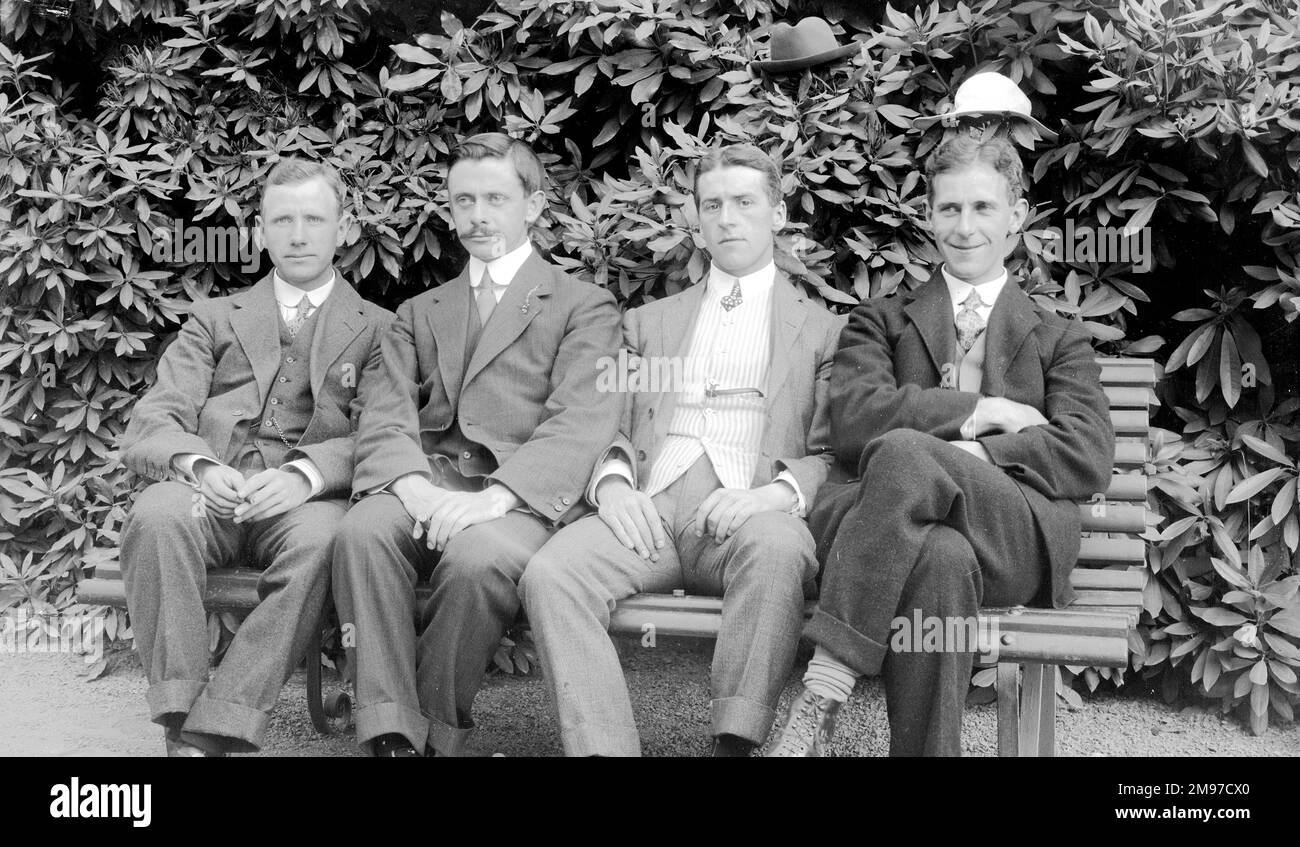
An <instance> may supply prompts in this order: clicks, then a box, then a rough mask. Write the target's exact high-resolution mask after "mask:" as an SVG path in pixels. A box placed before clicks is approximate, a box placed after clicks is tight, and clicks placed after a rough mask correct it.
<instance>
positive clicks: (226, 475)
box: [194, 462, 244, 520]
mask: <svg viewBox="0 0 1300 847" xmlns="http://www.w3.org/2000/svg"><path fill="white" fill-rule="evenodd" d="M194 476H195V477H196V478H197V479H198V483H199V493H200V494H201V495H203V501H204V503H205V505H206V507H207V508H209V509H211V510H212V512H213V514H215V515H216V516H217V517H219V518H223V519H225V520H230V519H231V518H233V517H234V516H235V508H236V507H237V506H239V505H240V502H241V500H242V499H243V498H241V497H240V496H239V488H240V486H242V485H243V484H244V475H243V474H241V473H240V472H239V471H237V470H235V469H234V468H232V467H230V465H219V464H217V463H216V462H201V463H196V466H195V468H194Z"/></svg>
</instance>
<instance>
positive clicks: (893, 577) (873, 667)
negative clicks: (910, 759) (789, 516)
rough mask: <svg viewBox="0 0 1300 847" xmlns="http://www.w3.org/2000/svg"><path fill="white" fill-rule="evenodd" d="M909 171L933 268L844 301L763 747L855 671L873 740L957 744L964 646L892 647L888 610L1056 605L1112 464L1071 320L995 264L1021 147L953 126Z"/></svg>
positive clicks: (1006, 230)
mask: <svg viewBox="0 0 1300 847" xmlns="http://www.w3.org/2000/svg"><path fill="white" fill-rule="evenodd" d="M926 177H927V180H928V198H929V203H930V211H929V215H930V225H931V227H932V229H933V234H934V239H935V242H936V243H937V245H938V247H939V251H940V253H941V254H942V255H943V259H944V264H943V266H942V267H941V268H940V269H939V270H938V271H937V272H936V273H935V274H934V276H932V277H931V278H930V280H929V281H928V282H926V283H925V284H923V285H921V286H920V287H919V288H917V289H916V290H915V291H913V292H911V293H909V294H904V295H899V296H895V297H890V298H885V299H878V300H870V301H868V302H866V303H863V304H861V305H860V306H858V307H857V308H856V309H854V310H853V312H852V313H851V314H850V316H849V323H848V326H847V327H846V329H845V330H844V334H843V336H842V337H841V339H840V345H839V350H838V351H837V352H836V354H835V368H834V373H833V375H832V378H831V443H832V444H833V446H834V449H835V457H836V467H835V468H834V469H833V470H832V476H831V479H832V481H831V482H828V483H827V484H826V485H825V486H824V487H823V489H822V493H821V496H820V497H819V498H818V501H817V503H816V505H815V506H814V508H813V512H812V515H811V516H810V517H809V524H810V525H811V526H812V528H813V533H814V534H815V535H816V536H817V538H818V556H819V558H820V559H821V560H822V562H823V563H824V568H825V569H824V571H823V574H822V582H821V595H820V600H819V603H818V608H817V610H816V612H815V613H814V614H813V617H812V619H811V620H810V621H809V623H808V625H807V627H806V628H805V630H804V634H805V635H806V636H807V637H808V638H809V639H810V640H812V641H813V642H814V643H815V644H816V645H817V650H816V654H815V655H814V657H813V659H812V661H811V662H810V663H809V665H808V671H807V674H806V675H805V676H804V684H805V689H804V691H803V693H802V694H801V695H800V696H799V697H798V698H797V699H796V700H795V702H794V704H793V705H792V706H791V709H790V713H789V716H788V719H787V720H786V722H785V725H784V727H783V728H782V730H781V732H780V733H779V734H778V736H777V737H776V738H775V739H774V743H773V745H772V747H771V748H770V749H769V750H768V755H771V756H819V755H822V753H823V752H824V750H825V746H826V744H827V743H828V742H829V741H830V738H831V735H832V733H833V731H834V726H835V716H836V713H837V712H838V710H839V707H840V705H841V704H842V703H844V702H845V701H847V699H848V697H849V694H850V693H851V692H852V690H853V686H854V684H855V682H856V680H857V678H858V677H859V676H862V675H874V674H881V673H883V676H884V681H885V696H886V699H887V704H888V711H889V725H890V731H891V737H890V752H891V754H892V755H931V756H939V755H949V756H951V755H960V753H961V717H962V708H963V706H964V704H965V694H966V689H967V686H968V685H969V683H970V670H971V663H972V657H973V652H972V651H973V648H974V645H969V644H965V643H959V644H941V645H939V646H938V649H936V650H933V651H929V652H902V651H893V650H891V648H890V646H887V645H892V644H894V643H895V640H893V639H891V637H890V635H891V629H892V628H893V626H894V621H895V620H896V619H897V618H899V617H902V618H904V619H908V620H910V619H913V618H915V617H919V618H920V619H928V618H930V617H932V616H933V617H934V618H938V619H940V620H942V621H944V623H945V624H949V623H952V624H961V625H968V624H969V622H971V621H973V619H974V618H975V616H976V615H977V614H978V611H979V607H980V606H981V605H982V604H989V605H998V606H1001V605H1008V606H1010V605H1017V604H1023V603H1028V602H1030V601H1033V600H1035V599H1042V600H1046V601H1049V602H1052V603H1053V604H1055V605H1058V606H1061V605H1066V604H1067V603H1068V602H1069V601H1070V599H1071V598H1070V588H1069V580H1068V575H1069V571H1070V569H1071V568H1072V567H1073V566H1074V563H1075V560H1076V559H1077V558H1078V553H1079V511H1078V507H1077V506H1076V505H1075V503H1074V501H1075V500H1078V499H1082V498H1087V497H1088V496H1089V495H1091V494H1092V493H1094V492H1096V491H1100V490H1104V488H1105V487H1106V480H1107V477H1108V476H1109V474H1110V468H1111V463H1112V461H1111V460H1112V449H1113V448H1112V443H1113V437H1112V432H1111V425H1110V418H1109V415H1108V407H1107V403H1106V397H1105V395H1104V394H1103V392H1102V389H1101V385H1100V382H1099V370H1098V367H1097V364H1096V361H1095V360H1094V358H1093V350H1092V346H1091V344H1090V341H1089V334H1088V332H1087V330H1086V329H1084V328H1083V327H1082V326H1080V325H1079V324H1078V323H1077V322H1073V321H1068V320H1065V319H1063V318H1061V317H1058V316H1057V315H1056V314H1055V313H1052V312H1049V311H1046V310H1044V309H1042V308H1040V307H1038V306H1036V305H1034V303H1033V302H1032V301H1031V300H1030V299H1029V298H1028V297H1027V296H1026V295H1025V293H1024V292H1023V291H1021V290H1020V288H1019V286H1017V285H1016V284H1015V283H1014V282H1012V281H1010V280H1008V276H1007V271H1006V268H1005V267H1004V266H1003V259H1004V257H1005V255H1006V253H1007V248H1008V238H1009V237H1010V236H1011V235H1012V234H1013V233H1015V232H1017V231H1018V230H1019V229H1020V226H1021V225H1022V224H1023V223H1024V220H1025V216H1026V214H1027V212H1028V204H1027V203H1026V201H1025V200H1024V198H1023V196H1022V195H1023V193H1024V172H1023V168H1022V166H1021V163H1020V158H1019V156H1018V155H1017V154H1016V152H1015V150H1014V148H1012V147H1011V145H1010V144H1009V143H1008V142H1007V141H1006V140H1005V139H1003V138H1000V137H994V138H993V139H992V140H989V141H980V140H977V139H975V138H973V137H971V136H965V135H963V136H959V137H957V138H955V139H953V140H951V141H948V142H945V143H944V144H942V145H941V146H940V147H939V149H938V150H937V151H936V152H935V153H934V154H933V155H932V156H931V157H930V160H929V161H928V163H927V166H926ZM945 629H946V630H947V627H946V626H945ZM956 629H957V627H956V626H954V627H953V628H952V629H951V630H947V631H955V630H956ZM967 631H969V630H967ZM958 640H959V641H960V640H961V639H958ZM899 641H900V642H901V640H899ZM925 646H926V647H927V648H928V647H929V646H931V645H930V644H928V643H927V644H926V645H925Z"/></svg>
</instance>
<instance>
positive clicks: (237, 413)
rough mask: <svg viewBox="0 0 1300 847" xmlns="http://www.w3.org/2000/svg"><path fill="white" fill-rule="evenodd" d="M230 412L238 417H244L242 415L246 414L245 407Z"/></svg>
mask: <svg viewBox="0 0 1300 847" xmlns="http://www.w3.org/2000/svg"><path fill="white" fill-rule="evenodd" d="M230 414H232V415H234V416H235V417H237V418H242V417H243V416H244V410H243V409H236V410H235V411H233V412H231V413H230Z"/></svg>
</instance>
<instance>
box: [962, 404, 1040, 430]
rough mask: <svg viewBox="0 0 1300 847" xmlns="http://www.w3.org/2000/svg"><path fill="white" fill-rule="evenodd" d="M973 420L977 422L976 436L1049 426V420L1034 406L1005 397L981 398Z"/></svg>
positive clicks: (972, 416)
mask: <svg viewBox="0 0 1300 847" xmlns="http://www.w3.org/2000/svg"><path fill="white" fill-rule="evenodd" d="M971 418H972V419H973V420H974V422H975V435H986V434H988V433H990V432H1020V430H1022V429H1024V428H1025V427H1029V426H1044V425H1046V424H1047V418H1045V417H1043V413H1042V412H1040V411H1038V410H1037V409H1035V408H1034V407H1033V406H1028V405H1026V404H1024V403H1017V402H1016V401H1015V400H1008V399H1007V398H1005V397H981V398H980V401H979V403H977V404H976V405H975V411H974V413H973V414H972V415H971Z"/></svg>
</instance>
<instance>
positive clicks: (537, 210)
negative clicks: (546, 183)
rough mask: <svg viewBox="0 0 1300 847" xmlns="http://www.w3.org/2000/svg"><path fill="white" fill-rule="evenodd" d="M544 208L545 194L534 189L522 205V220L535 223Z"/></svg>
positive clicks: (531, 223)
mask: <svg viewBox="0 0 1300 847" xmlns="http://www.w3.org/2000/svg"><path fill="white" fill-rule="evenodd" d="M545 210H546V195H545V194H544V193H542V192H541V191H534V192H533V193H532V194H530V195H528V203H527V205H526V206H525V207H524V221H525V222H526V223H527V224H528V225H529V226H532V225H533V224H535V223H537V219H538V218H540V217H541V216H542V212H544V211H545Z"/></svg>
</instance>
